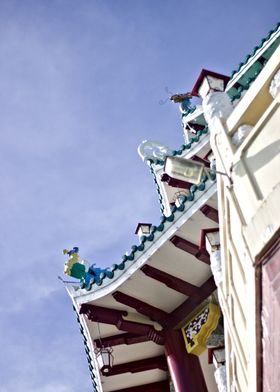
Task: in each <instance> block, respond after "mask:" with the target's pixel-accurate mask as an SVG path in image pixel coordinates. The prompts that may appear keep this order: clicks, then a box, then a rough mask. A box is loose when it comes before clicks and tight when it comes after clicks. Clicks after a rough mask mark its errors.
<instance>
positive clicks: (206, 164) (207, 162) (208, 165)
mask: <svg viewBox="0 0 280 392" xmlns="http://www.w3.org/2000/svg"><path fill="white" fill-rule="evenodd" d="M191 160H192V161H195V162H200V163H203V165H205V166H206V167H210V162H209V161H208V160H206V159H203V158H200V157H199V156H197V155H193V156H192V157H191Z"/></svg>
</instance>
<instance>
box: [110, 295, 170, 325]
mask: <svg viewBox="0 0 280 392" xmlns="http://www.w3.org/2000/svg"><path fill="white" fill-rule="evenodd" d="M112 295H113V297H114V298H115V300H116V301H117V302H120V303H122V304H124V305H127V306H130V307H131V308H134V309H135V310H137V312H138V313H141V314H144V315H145V316H148V317H149V318H150V319H151V320H154V321H157V320H159V319H162V318H165V317H167V316H168V313H166V312H164V311H163V310H161V309H159V308H156V307H155V306H152V305H149V304H147V303H146V302H143V301H141V300H139V299H136V298H134V297H131V296H130V295H127V294H124V293H122V292H120V291H116V292H115V293H113V294H112Z"/></svg>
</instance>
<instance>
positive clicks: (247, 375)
mask: <svg viewBox="0 0 280 392" xmlns="http://www.w3.org/2000/svg"><path fill="white" fill-rule="evenodd" d="M279 43H280V24H278V25H277V26H276V27H275V29H273V30H271V31H270V32H269V34H268V36H267V37H265V38H264V39H263V40H262V41H261V42H260V44H259V45H258V46H256V47H255V48H254V50H253V52H252V54H250V55H248V56H247V58H246V59H245V61H244V62H242V63H240V65H239V67H238V69H237V70H236V71H233V72H232V75H231V76H230V77H229V76H225V75H221V74H219V73H217V72H213V71H208V70H202V71H201V73H200V75H199V76H198V79H197V80H196V81H194V85H193V87H192V89H191V90H190V91H189V92H188V93H184V94H177V95H174V96H172V97H171V100H172V101H173V102H175V103H176V104H179V108H180V112H181V117H182V123H183V128H184V140H183V144H182V146H180V148H179V149H178V150H171V149H169V147H168V146H165V145H161V144H159V143H156V142H153V141H145V142H143V143H141V145H140V146H139V148H138V152H139V155H140V157H141V158H142V159H143V161H144V163H145V164H146V165H147V167H148V168H149V170H150V172H151V176H152V178H153V180H154V184H155V191H156V192H157V194H158V198H159V202H160V208H161V213H162V216H161V219H160V221H159V222H157V224H155V225H152V224H151V223H150V222H149V223H139V224H138V225H137V227H136V232H135V234H136V236H137V241H136V242H137V243H136V244H135V245H133V246H132V247H131V250H130V251H129V252H127V253H126V254H125V255H123V256H122V259H121V260H120V263H119V264H114V265H113V266H111V267H110V268H107V269H101V268H98V267H96V266H95V265H87V263H86V262H84V261H83V260H82V259H81V258H80V255H79V249H78V248H73V249H72V250H65V251H64V253H65V255H66V256H67V261H66V263H65V273H66V274H68V275H70V276H72V277H74V278H76V279H77V283H73V284H68V285H67V286H66V287H67V291H68V293H69V295H70V297H71V300H72V303H73V308H74V311H75V313H76V316H77V320H78V323H79V325H80V330H81V333H82V335H83V339H84V344H85V351H86V355H87V358H88V363H89V369H90V375H91V378H92V383H93V390H94V391H96V392H101V391H104V392H109V391H110V392H144V391H145V392H165V391H166V392H169V391H171V392H172V391H176V392H204V391H205V392H206V391H209V392H226V391H228V392H233V391H238V392H252V391H258V392H260V391H275V392H276V391H278V390H279V385H280V370H279V359H278V358H279V353H280V337H279V332H278V325H279V319H280V317H279V315H280V313H279V302H280V294H279V293H280V250H279V242H280V241H279V222H280V212H279V208H278V205H277V204H278V203H277V202H278V201H279V200H280V182H279V169H280V158H279V157H280V155H279V152H280V140H279V136H280V45H279ZM194 96H197V97H198V98H199V100H200V104H197V105H193V104H192V102H191V99H192V97H194Z"/></svg>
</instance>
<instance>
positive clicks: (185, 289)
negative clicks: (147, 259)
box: [141, 264, 198, 297]
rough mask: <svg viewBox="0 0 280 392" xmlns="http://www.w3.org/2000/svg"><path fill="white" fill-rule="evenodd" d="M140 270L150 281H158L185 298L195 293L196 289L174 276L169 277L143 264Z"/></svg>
mask: <svg viewBox="0 0 280 392" xmlns="http://www.w3.org/2000/svg"><path fill="white" fill-rule="evenodd" d="M141 270H142V271H143V272H144V274H145V275H147V276H149V277H150V278H152V279H155V280H158V281H159V282H161V283H163V284H165V285H166V286H167V287H169V288H171V289H173V290H175V291H178V292H179V293H182V294H184V295H186V296H188V297H189V296H191V295H192V294H195V293H196V291H197V289H198V288H197V287H196V286H194V285H193V284H191V283H188V282H186V281H184V280H183V279H180V278H177V277H176V276H173V275H170V274H168V273H166V272H164V271H162V270H159V269H157V268H154V267H152V266H150V265H148V264H145V265H144V266H143V267H142V268H141Z"/></svg>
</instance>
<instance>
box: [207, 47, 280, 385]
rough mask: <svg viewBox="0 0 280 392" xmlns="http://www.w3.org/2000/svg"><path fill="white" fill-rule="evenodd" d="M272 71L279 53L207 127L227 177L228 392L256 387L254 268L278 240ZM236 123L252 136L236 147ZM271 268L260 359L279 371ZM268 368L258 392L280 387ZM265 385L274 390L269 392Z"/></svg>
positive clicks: (224, 301)
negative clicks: (224, 116)
mask: <svg viewBox="0 0 280 392" xmlns="http://www.w3.org/2000/svg"><path fill="white" fill-rule="evenodd" d="M279 69H280V48H278V49H277V50H276V52H275V53H274V55H273V56H272V57H271V59H270V60H269V61H268V63H267V65H266V66H265V67H264V69H263V70H262V72H261V73H260V75H259V76H258V78H257V79H256V80H255V82H254V83H253V84H252V86H251V87H250V88H249V90H248V92H247V93H246V95H245V96H244V97H243V98H242V99H241V101H240V102H239V103H238V104H237V106H236V107H235V109H234V110H233V112H232V113H231V114H230V116H229V117H228V118H227V119H220V118H216V119H214V120H215V121H213V122H212V123H209V126H210V131H211V145H212V148H213V152H214V155H215V157H216V159H217V169H218V170H219V171H221V172H225V173H227V174H228V175H229V176H230V177H231V178H232V184H231V183H230V181H229V180H228V178H227V177H225V176H220V178H219V179H218V197H219V217H220V235H221V246H222V265H223V282H222V283H221V285H220V287H219V300H220V304H221V307H222V310H223V313H224V319H225V339H226V346H227V350H226V351H227V353H226V355H227V357H226V360H227V377H228V390H230V391H240V392H246V391H248V392H252V391H258V390H261V387H262V386H261V383H259V380H261V378H262V369H261V366H259V358H260V355H259V354H260V353H259V351H260V350H262V348H261V346H260V344H259V342H260V329H259V328H258V326H259V321H260V310H259V303H260V299H261V298H260V295H261V293H260V291H259V287H258V284H257V279H256V278H257V274H256V263H257V262H258V260H259V259H260V258H261V257H262V255H263V253H264V252H266V250H267V249H268V248H269V247H270V246H271V245H272V244H273V243H274V242H275V239H276V238H277V237H278V236H279V222H280V210H279V200H280V181H279V168H280V154H279V152H280V148H279V145H280V126H279V124H280V93H278V95H277V96H276V97H275V98H274V99H273V97H272V96H271V94H270V93H269V87H270V84H271V81H272V79H273V77H274V75H275V73H276V72H277V71H278V70H279ZM244 124H246V125H250V126H252V129H251V131H250V133H249V134H248V135H247V136H246V138H245V139H244V141H243V142H242V143H241V144H240V145H239V146H238V147H236V146H234V144H233V143H232V136H233V135H234V134H235V132H236V131H237V130H238V128H239V126H240V125H244ZM278 259H279V254H278ZM278 259H277V260H278ZM277 263H278V261H277V262H276V261H275V260H274V259H273V260H271V261H270V262H268V263H267V265H266V266H264V267H263V280H262V290H263V296H264V298H263V299H264V308H263V326H262V330H263V332H264V331H265V330H266V331H267V334H265V333H264V334H263V338H264V339H263V349H264V358H268V357H269V358H270V356H271V355H272V356H273V358H274V359H273V360H275V363H277V364H279V358H278V356H279V347H278V346H277V345H276V346H274V343H273V342H274V339H276V337H275V335H274V337H271V336H272V335H270V333H271V332H272V331H275V330H277V324H278V325H279V323H277V320H279V303H278V298H277V296H276V294H275V293H276V292H275V287H274V286H275V285H276V286H277V285H278V284H279V278H278V277H277V280H276V281H274V280H273V281H272V280H271V279H272V277H273V275H271V271H272V270H273V271H274V273H275V269H276V270H277V268H278V269H279V265H278V264H277ZM277 287H278V286H277ZM278 345H279V340H278ZM275 347H277V350H276V351H275ZM270 359H271V358H270ZM268 363H269V360H267V361H264V363H263V371H264V373H263V375H264V389H263V390H264V391H274V390H275V391H276V390H278V389H277V388H278V387H279V385H280V384H279V374H280V372H279V365H278V366H277V367H276V368H274V369H273V371H272V370H271V369H270V368H269V366H268ZM276 380H278V381H277V383H276ZM275 383H276V384H275ZM270 385H274V389H269V388H270ZM275 385H277V387H276V389H275Z"/></svg>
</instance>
